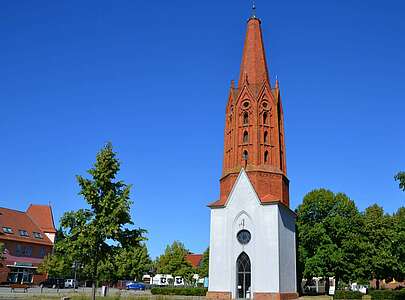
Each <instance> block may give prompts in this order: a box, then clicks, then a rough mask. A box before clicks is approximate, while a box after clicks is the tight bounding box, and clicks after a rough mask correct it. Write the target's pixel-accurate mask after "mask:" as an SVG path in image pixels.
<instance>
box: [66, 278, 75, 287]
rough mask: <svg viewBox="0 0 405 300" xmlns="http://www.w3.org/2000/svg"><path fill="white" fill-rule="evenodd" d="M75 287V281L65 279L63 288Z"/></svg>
mask: <svg viewBox="0 0 405 300" xmlns="http://www.w3.org/2000/svg"><path fill="white" fill-rule="evenodd" d="M74 287H78V286H77V281H76V282H75V280H74V279H66V280H65V288H74Z"/></svg>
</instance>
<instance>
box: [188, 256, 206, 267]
mask: <svg viewBox="0 0 405 300" xmlns="http://www.w3.org/2000/svg"><path fill="white" fill-rule="evenodd" d="M202 257H203V255H202V254H188V255H187V256H186V260H187V261H188V262H189V263H190V264H191V265H192V266H193V267H194V268H197V267H198V266H199V265H200V263H201V260H202Z"/></svg>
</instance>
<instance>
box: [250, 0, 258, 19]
mask: <svg viewBox="0 0 405 300" xmlns="http://www.w3.org/2000/svg"><path fill="white" fill-rule="evenodd" d="M250 18H251V19H256V18H257V17H256V1H255V0H253V1H252V16H251V17H250Z"/></svg>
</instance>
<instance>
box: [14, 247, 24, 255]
mask: <svg viewBox="0 0 405 300" xmlns="http://www.w3.org/2000/svg"><path fill="white" fill-rule="evenodd" d="M15 255H16V256H21V255H22V247H21V245H17V246H16V247H15Z"/></svg>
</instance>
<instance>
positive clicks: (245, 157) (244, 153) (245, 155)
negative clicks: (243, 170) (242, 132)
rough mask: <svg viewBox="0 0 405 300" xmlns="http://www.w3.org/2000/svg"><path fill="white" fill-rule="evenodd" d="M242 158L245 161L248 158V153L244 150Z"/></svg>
mask: <svg viewBox="0 0 405 300" xmlns="http://www.w3.org/2000/svg"><path fill="white" fill-rule="evenodd" d="M242 158H243V160H245V161H247V160H248V158H249V153H248V152H247V151H246V150H245V151H243V156H242Z"/></svg>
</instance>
